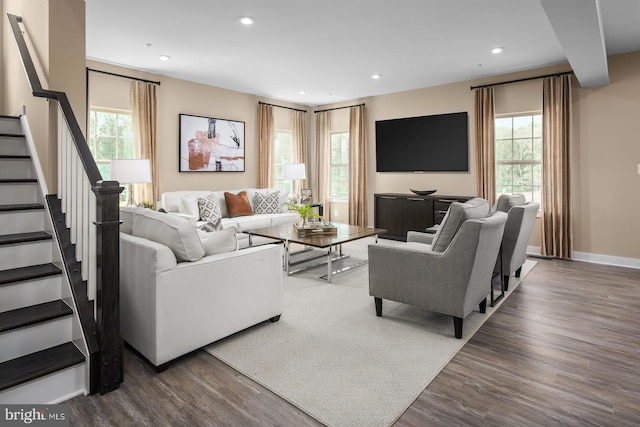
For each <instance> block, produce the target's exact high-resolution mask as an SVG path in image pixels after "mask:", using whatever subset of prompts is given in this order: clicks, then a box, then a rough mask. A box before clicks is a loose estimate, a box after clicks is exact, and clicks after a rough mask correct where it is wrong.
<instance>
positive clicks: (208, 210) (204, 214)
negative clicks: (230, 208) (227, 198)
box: [198, 195, 222, 224]
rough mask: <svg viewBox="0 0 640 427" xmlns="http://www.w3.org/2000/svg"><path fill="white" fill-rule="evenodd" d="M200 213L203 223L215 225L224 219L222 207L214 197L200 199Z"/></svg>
mask: <svg viewBox="0 0 640 427" xmlns="http://www.w3.org/2000/svg"><path fill="white" fill-rule="evenodd" d="M198 212H199V215H200V220H201V221H206V222H210V223H213V224H216V223H219V222H220V219H221V218H222V212H221V211H220V205H219V204H218V201H217V200H216V197H215V196H214V195H209V196H207V197H205V198H199V199H198Z"/></svg>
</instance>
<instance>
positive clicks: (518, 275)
mask: <svg viewBox="0 0 640 427" xmlns="http://www.w3.org/2000/svg"><path fill="white" fill-rule="evenodd" d="M520 273H522V267H520V268H519V269H517V270H516V277H520Z"/></svg>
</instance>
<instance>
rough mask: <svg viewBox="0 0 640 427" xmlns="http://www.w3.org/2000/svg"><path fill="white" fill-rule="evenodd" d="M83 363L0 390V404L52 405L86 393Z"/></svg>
mask: <svg viewBox="0 0 640 427" xmlns="http://www.w3.org/2000/svg"><path fill="white" fill-rule="evenodd" d="M84 365H85V364H84V363H82V364H79V365H75V366H71V367H69V368H67V369H63V370H62V371H58V372H55V373H53V374H50V375H47V376H45V377H42V378H38V379H36V380H33V381H30V382H28V383H24V384H20V385H19V386H16V387H12V388H10V389H7V390H4V391H1V392H0V404H2V405H6V404H12V403H19V404H24V403H25V402H29V403H30V404H44V405H54V404H57V403H61V402H64V401H65V400H68V399H71V398H72V397H75V396H79V395H82V394H87V391H86V388H85V375H86V372H85V366H84Z"/></svg>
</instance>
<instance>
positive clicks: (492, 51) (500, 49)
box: [491, 47, 504, 54]
mask: <svg viewBox="0 0 640 427" xmlns="http://www.w3.org/2000/svg"><path fill="white" fill-rule="evenodd" d="M503 50H504V49H502V48H501V47H494V48H493V49H491V53H496V54H497V53H500V52H502V51H503Z"/></svg>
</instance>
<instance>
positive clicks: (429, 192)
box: [409, 188, 438, 196]
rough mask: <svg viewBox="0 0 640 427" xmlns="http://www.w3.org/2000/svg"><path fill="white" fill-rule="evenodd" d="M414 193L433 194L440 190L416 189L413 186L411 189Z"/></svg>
mask: <svg viewBox="0 0 640 427" xmlns="http://www.w3.org/2000/svg"><path fill="white" fill-rule="evenodd" d="M409 190H410V191H411V192H412V193H414V194H417V195H419V196H428V195H429V194H433V193H435V192H436V191H438V190H414V189H413V188H410V189H409Z"/></svg>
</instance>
